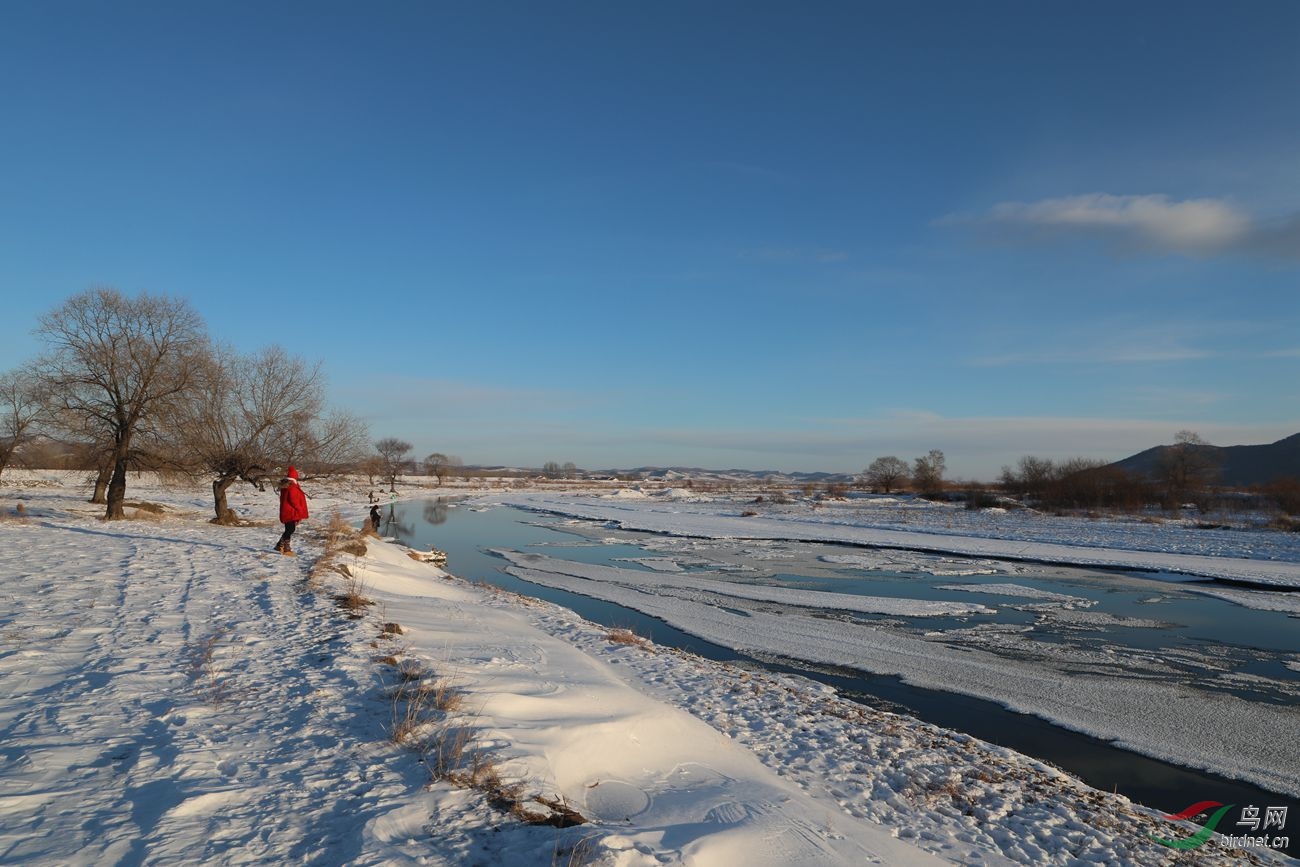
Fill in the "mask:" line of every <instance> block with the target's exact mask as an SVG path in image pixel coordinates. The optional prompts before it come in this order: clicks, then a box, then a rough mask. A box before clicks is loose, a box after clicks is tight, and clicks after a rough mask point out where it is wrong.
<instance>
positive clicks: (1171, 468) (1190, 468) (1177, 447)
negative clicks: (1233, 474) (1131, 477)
mask: <svg viewBox="0 0 1300 867" xmlns="http://www.w3.org/2000/svg"><path fill="white" fill-rule="evenodd" d="M1218 470H1219V460H1218V457H1217V456H1216V455H1215V453H1214V447H1213V446H1212V445H1210V444H1209V443H1208V442H1206V441H1205V440H1204V439H1202V438H1201V435H1200V434H1198V433H1197V432H1196V431H1191V430H1180V431H1179V432H1178V433H1177V434H1176V435H1175V436H1174V444H1173V445H1171V446H1168V447H1167V448H1165V450H1164V452H1163V453H1162V454H1161V456H1160V462H1159V465H1158V467H1157V472H1158V473H1159V478H1160V481H1161V482H1162V483H1163V484H1164V487H1165V492H1166V496H1167V498H1168V504H1169V505H1171V506H1173V507H1174V508H1178V507H1179V506H1181V505H1182V504H1183V503H1185V502H1186V501H1187V500H1188V499H1189V498H1193V497H1195V496H1196V495H1198V494H1200V493H1201V492H1202V491H1203V490H1204V488H1205V487H1206V486H1207V485H1209V484H1210V483H1211V482H1212V481H1214V478H1215V476H1216V475H1217V473H1218Z"/></svg>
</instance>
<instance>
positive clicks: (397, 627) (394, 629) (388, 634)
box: [379, 623, 406, 638]
mask: <svg viewBox="0 0 1300 867" xmlns="http://www.w3.org/2000/svg"><path fill="white" fill-rule="evenodd" d="M404 634H406V630H405V629H403V628H402V625H401V624H400V623H381V624H379V637H380V638H392V637H393V636H394V635H404Z"/></svg>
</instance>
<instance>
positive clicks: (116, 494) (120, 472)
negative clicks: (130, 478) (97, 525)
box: [104, 450, 126, 521]
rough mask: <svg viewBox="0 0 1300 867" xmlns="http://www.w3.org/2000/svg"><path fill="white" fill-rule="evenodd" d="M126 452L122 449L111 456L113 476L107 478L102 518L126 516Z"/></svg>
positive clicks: (116, 519)
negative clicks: (105, 501)
mask: <svg viewBox="0 0 1300 867" xmlns="http://www.w3.org/2000/svg"><path fill="white" fill-rule="evenodd" d="M125 502H126V452H125V450H123V451H122V452H121V453H120V454H118V455H117V456H116V457H114V458H113V477H112V478H111V479H109V480H108V497H107V503H108V508H107V509H106V510H105V511H104V519H105V520H108V521H120V520H122V519H123V518H125V517H126V506H125V505H124V503H125Z"/></svg>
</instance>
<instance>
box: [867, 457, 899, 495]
mask: <svg viewBox="0 0 1300 867" xmlns="http://www.w3.org/2000/svg"><path fill="white" fill-rule="evenodd" d="M907 470H908V467H907V461H905V460H903V459H902V458H896V457H894V456H893V455H886V456H885V457H883V458H876V459H875V460H874V461H872V462H871V466H869V467H867V468H866V470H864V471H863V474H864V475H865V476H866V477H867V484H869V485H871V487H873V488H879V489H881V490H882V491H884V492H885V493H886V494H888V493H892V492H893V490H894V488H896V487H898V485H899V484H900V483H901V482H902V481H903V480H904V479H906V478H907V476H908V472H907Z"/></svg>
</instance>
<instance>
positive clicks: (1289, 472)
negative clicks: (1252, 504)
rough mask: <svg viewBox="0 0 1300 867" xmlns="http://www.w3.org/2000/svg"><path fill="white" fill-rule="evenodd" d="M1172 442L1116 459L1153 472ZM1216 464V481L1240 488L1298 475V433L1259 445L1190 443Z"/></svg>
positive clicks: (1136, 469)
mask: <svg viewBox="0 0 1300 867" xmlns="http://www.w3.org/2000/svg"><path fill="white" fill-rule="evenodd" d="M1170 448H1171V446H1156V447H1155V448H1152V449H1147V450H1146V451H1144V452H1138V453H1137V454H1135V455H1133V456H1132V457H1127V458H1124V460H1122V461H1116V462H1115V463H1114V464H1112V465H1111V466H1115V467H1119V468H1120V469H1122V470H1124V471H1125V472H1128V473H1132V474H1134V475H1143V476H1155V475H1156V474H1157V473H1158V471H1159V467H1160V462H1161V460H1162V459H1163V458H1164V455H1165V453H1166V452H1167V451H1168V450H1169V449H1170ZM1193 448H1195V449H1197V451H1199V452H1202V453H1204V454H1205V456H1206V457H1207V458H1208V459H1209V460H1211V461H1213V462H1214V464H1215V465H1217V466H1218V467H1219V473H1218V477H1217V479H1216V480H1215V483H1216V484H1219V485H1225V486H1227V487H1232V488H1239V487H1246V486H1248V485H1265V484H1268V483H1269V482H1272V481H1275V480H1276V479H1281V478H1286V477H1291V478H1296V479H1300V433H1297V434H1292V435H1291V436H1289V437H1287V438H1286V439H1282V440H1278V441H1277V442H1275V443H1269V444H1268V445H1260V446H1211V445H1204V446H1193Z"/></svg>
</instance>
